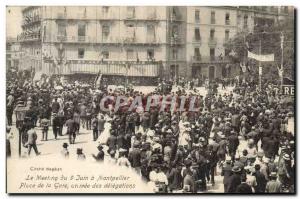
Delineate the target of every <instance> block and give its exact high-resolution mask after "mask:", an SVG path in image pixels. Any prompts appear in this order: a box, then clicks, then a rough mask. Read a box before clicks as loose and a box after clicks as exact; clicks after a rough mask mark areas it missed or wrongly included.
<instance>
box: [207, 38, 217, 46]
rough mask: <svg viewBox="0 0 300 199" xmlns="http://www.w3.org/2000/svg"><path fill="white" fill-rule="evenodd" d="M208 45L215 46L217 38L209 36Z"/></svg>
mask: <svg viewBox="0 0 300 199" xmlns="http://www.w3.org/2000/svg"><path fill="white" fill-rule="evenodd" d="M208 46H209V47H210V48H215V47H216V46H217V40H216V39H215V38H209V40H208Z"/></svg>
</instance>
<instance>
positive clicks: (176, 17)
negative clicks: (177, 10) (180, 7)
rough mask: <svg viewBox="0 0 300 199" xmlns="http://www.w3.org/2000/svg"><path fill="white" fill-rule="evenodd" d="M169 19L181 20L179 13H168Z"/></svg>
mask: <svg viewBox="0 0 300 199" xmlns="http://www.w3.org/2000/svg"><path fill="white" fill-rule="evenodd" d="M170 21H171V22H173V21H181V16H180V15H175V14H171V15H170Z"/></svg>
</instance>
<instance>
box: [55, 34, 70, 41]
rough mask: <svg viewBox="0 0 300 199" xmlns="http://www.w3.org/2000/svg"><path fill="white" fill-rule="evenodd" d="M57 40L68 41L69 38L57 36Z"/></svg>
mask: <svg viewBox="0 0 300 199" xmlns="http://www.w3.org/2000/svg"><path fill="white" fill-rule="evenodd" d="M56 39H57V41H66V40H67V36H66V35H57V37H56Z"/></svg>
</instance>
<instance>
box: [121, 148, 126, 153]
mask: <svg viewBox="0 0 300 199" xmlns="http://www.w3.org/2000/svg"><path fill="white" fill-rule="evenodd" d="M126 151H127V150H126V149H123V148H120V149H119V153H123V152H126Z"/></svg>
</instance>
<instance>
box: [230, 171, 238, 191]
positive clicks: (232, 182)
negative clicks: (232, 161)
mask: <svg viewBox="0 0 300 199" xmlns="http://www.w3.org/2000/svg"><path fill="white" fill-rule="evenodd" d="M240 184H241V175H240V174H236V173H234V174H233V175H232V176H231V177H230V178H229V183H228V193H235V192H236V189H237V187H238V186H239V185H240Z"/></svg>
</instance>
